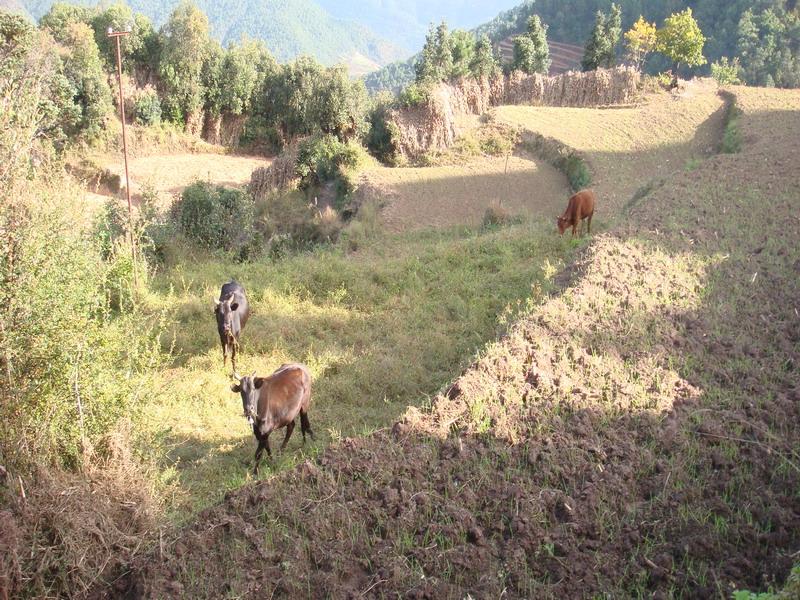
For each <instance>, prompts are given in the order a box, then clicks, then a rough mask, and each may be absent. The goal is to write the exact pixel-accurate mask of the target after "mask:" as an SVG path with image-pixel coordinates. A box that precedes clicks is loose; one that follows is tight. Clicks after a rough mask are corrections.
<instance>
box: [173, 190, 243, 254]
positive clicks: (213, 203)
mask: <svg viewBox="0 0 800 600" xmlns="http://www.w3.org/2000/svg"><path fill="white" fill-rule="evenodd" d="M171 212H172V218H173V220H174V222H175V224H176V226H177V228H178V230H179V231H180V232H181V233H183V235H185V236H186V237H187V238H189V239H191V240H192V241H194V242H195V243H197V244H200V245H201V246H204V247H206V248H209V249H212V250H225V251H231V252H234V253H236V254H238V255H239V257H240V258H246V257H247V255H248V253H249V252H250V251H251V250H252V243H253V237H254V235H253V234H254V204H253V200H252V198H251V197H250V196H249V195H248V194H247V193H246V192H243V191H241V190H236V189H229V188H225V187H222V186H212V185H211V184H209V183H205V182H202V181H198V182H196V183H193V184H192V185H190V186H189V187H187V188H186V189H185V190H184V191H183V194H181V197H180V199H179V200H177V201H176V202H175V203H174V204H173V206H172V211H171Z"/></svg>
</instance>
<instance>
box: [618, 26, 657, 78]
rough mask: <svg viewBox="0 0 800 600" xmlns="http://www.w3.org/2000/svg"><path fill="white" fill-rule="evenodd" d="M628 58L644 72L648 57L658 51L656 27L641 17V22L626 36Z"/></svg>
mask: <svg viewBox="0 0 800 600" xmlns="http://www.w3.org/2000/svg"><path fill="white" fill-rule="evenodd" d="M625 43H626V45H627V46H628V58H629V59H630V61H631V62H632V63H633V64H634V66H635V67H636V68H637V69H638V70H640V71H641V70H642V67H643V66H644V62H645V60H647V56H648V55H649V54H650V53H652V52H653V51H654V50H655V49H656V26H655V23H648V22H647V21H645V19H644V17H643V16H641V15H639V20H638V21H636V23H634V25H633V27H631V29H630V30H629V31H628V32H627V33H626V34H625Z"/></svg>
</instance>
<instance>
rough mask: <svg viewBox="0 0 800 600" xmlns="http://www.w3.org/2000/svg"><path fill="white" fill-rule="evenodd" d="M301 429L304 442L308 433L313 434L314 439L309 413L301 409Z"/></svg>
mask: <svg viewBox="0 0 800 600" xmlns="http://www.w3.org/2000/svg"><path fill="white" fill-rule="evenodd" d="M300 429H301V430H302V432H303V443H304V444H305V443H306V433H308V435H310V436H311V439H312V440H313V439H314V432H313V431H311V423H310V422H309V420H308V413H307V412H305V411H303V410H301V411H300Z"/></svg>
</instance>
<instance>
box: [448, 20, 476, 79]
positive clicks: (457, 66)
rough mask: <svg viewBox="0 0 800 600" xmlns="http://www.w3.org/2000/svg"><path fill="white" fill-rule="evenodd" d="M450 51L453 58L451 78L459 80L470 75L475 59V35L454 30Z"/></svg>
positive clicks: (451, 36) (461, 30)
mask: <svg viewBox="0 0 800 600" xmlns="http://www.w3.org/2000/svg"><path fill="white" fill-rule="evenodd" d="M450 50H451V53H452V56H453V66H452V68H451V70H450V78H451V79H458V78H459V77H466V76H467V75H469V74H470V68H471V65H472V61H473V60H474V58H475V35H474V34H472V33H470V32H469V31H464V30H463V29H456V30H454V31H453V33H452V34H451V35H450Z"/></svg>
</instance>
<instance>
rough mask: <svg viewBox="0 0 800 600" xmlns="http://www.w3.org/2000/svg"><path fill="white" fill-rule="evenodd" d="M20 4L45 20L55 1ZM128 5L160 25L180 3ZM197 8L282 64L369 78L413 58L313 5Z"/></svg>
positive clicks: (209, 3) (225, 37)
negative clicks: (302, 61) (341, 66)
mask: <svg viewBox="0 0 800 600" xmlns="http://www.w3.org/2000/svg"><path fill="white" fill-rule="evenodd" d="M2 1H3V2H15V1H16V0H2ZM18 3H19V4H20V5H22V6H23V7H24V8H25V9H26V10H27V11H28V13H29V14H30V15H32V16H33V17H34V18H36V19H39V18H40V17H41V16H42V15H43V14H45V13H46V12H47V11H48V10H49V8H50V6H52V5H53V4H54V0H20V1H19V2H18ZM74 3H75V4H85V5H93V4H95V3H94V2H86V1H82V2H74ZM127 4H128V5H129V6H130V7H131V8H132V9H133V10H135V11H137V12H141V13H144V14H145V15H147V16H148V17H150V18H151V19H152V20H153V22H154V23H155V24H156V25H157V26H160V25H162V24H163V23H164V22H165V21H166V20H167V18H168V17H169V14H170V13H171V12H172V10H173V9H174V8H175V6H176V5H177V4H178V0H128V2H127ZM195 4H196V5H197V6H198V7H199V8H200V9H201V10H202V11H203V12H205V13H206V14H207V15H208V19H209V22H210V24H211V33H212V35H213V36H214V37H215V38H217V39H218V40H219V41H220V42H221V43H222V44H223V45H225V44H227V43H229V42H233V41H239V39H241V37H242V35H247V36H249V37H251V38H254V39H260V40H263V41H264V42H265V43H266V44H267V46H268V47H269V49H270V51H271V52H272V53H273V54H274V55H275V58H277V59H278V60H279V61H281V62H284V61H287V60H290V59H292V58H294V57H296V56H298V55H300V54H309V55H311V56H314V57H315V58H316V59H317V60H319V61H320V62H322V63H324V64H328V65H330V64H333V63H337V62H345V63H348V64H351V65H353V66H354V67H355V70H356V71H357V72H361V73H363V72H365V71H368V70H372V69H374V68H377V67H379V66H381V65H384V64H387V63H389V62H391V61H393V60H398V59H400V58H403V57H404V56H406V55H407V52H404V51H403V50H401V49H400V47H399V46H397V45H395V44H394V43H392V42H390V41H388V40H386V39H383V38H381V37H379V36H377V35H376V34H375V33H373V32H372V31H371V30H370V29H368V28H367V27H365V26H363V25H359V24H357V23H354V22H351V21H345V20H341V19H336V18H334V17H332V16H331V15H330V14H329V13H328V12H327V11H326V10H325V9H324V8H322V7H321V6H320V5H319V4H318V3H316V2H314V1H313V0H244V1H238V0H195Z"/></svg>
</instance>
